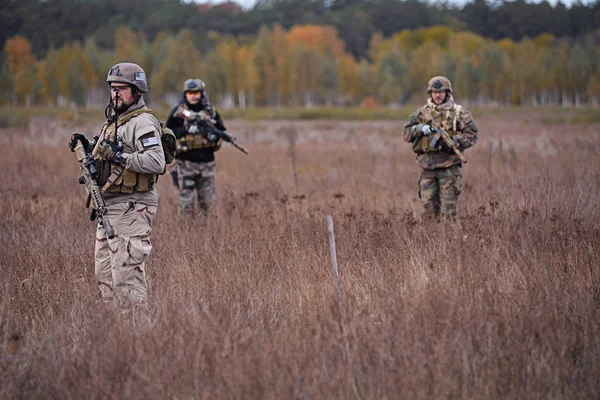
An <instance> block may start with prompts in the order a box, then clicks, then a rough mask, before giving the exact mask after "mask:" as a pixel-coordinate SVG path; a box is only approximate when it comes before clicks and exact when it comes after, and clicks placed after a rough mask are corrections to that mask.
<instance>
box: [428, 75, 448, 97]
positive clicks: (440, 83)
mask: <svg viewBox="0 0 600 400" xmlns="http://www.w3.org/2000/svg"><path fill="white" fill-rule="evenodd" d="M434 90H435V91H436V92H437V91H442V90H447V91H449V92H450V93H452V83H451V82H450V79H448V78H446V77H445V76H434V77H433V78H431V79H430V80H429V83H428V84H427V93H431V92H433V91H434Z"/></svg>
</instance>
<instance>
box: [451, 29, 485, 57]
mask: <svg viewBox="0 0 600 400" xmlns="http://www.w3.org/2000/svg"><path fill="white" fill-rule="evenodd" d="M483 46H485V39H484V38H482V37H481V36H479V35H477V34H475V33H471V32H458V33H455V34H454V35H452V37H451V38H450V41H449V43H448V47H449V49H450V50H451V51H453V52H455V53H457V54H463V55H472V54H474V53H475V52H476V51H477V50H479V49H480V48H482V47H483Z"/></svg>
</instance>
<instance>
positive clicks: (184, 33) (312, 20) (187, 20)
mask: <svg viewBox="0 0 600 400" xmlns="http://www.w3.org/2000/svg"><path fill="white" fill-rule="evenodd" d="M0 15H1V16H2V20H3V21H5V22H3V24H2V26H1V27H0V42H1V43H4V46H3V51H2V53H1V55H0V104H2V105H7V106H19V107H22V106H26V107H30V106H51V107H54V106H62V107H65V106H70V107H90V108H95V107H100V106H103V105H105V104H106V103H107V101H108V91H107V90H106V89H105V85H106V83H105V79H106V73H107V71H108V69H109V68H110V67H111V66H112V65H113V64H114V63H116V62H118V61H131V62H136V63H138V64H140V65H142V66H143V67H144V69H145V70H146V73H147V75H148V76H149V83H150V94H149V97H150V98H149V99H148V100H150V102H151V103H153V104H154V105H162V106H165V105H169V104H173V103H175V102H176V101H177V100H178V99H179V98H180V96H181V92H180V90H181V87H182V83H183V81H184V80H185V79H187V78H190V77H199V78H201V79H203V80H204V81H206V82H207V85H208V90H209V93H210V95H211V98H212V100H213V102H214V103H216V104H217V105H218V106H220V107H222V108H232V107H237V108H246V107H257V106H303V107H311V106H317V105H327V106H341V105H362V106H363V107H366V108H375V107H377V106H379V105H385V106H400V105H404V104H406V103H410V102H420V101H422V100H423V97H424V89H425V85H426V82H427V80H428V78H429V77H431V76H433V75H436V74H444V75H447V76H449V77H450V78H451V79H452V81H453V84H454V87H455V92H456V93H457V96H458V97H459V98H460V101H461V103H463V104H473V103H475V104H480V105H584V104H594V105H595V104H597V103H598V101H599V100H600V49H599V45H600V29H599V27H600V2H599V1H596V2H595V3H591V4H583V3H576V4H573V5H572V6H570V7H567V6H566V5H564V4H563V3H560V2H558V3H557V4H556V5H554V6H552V5H550V4H549V3H548V2H546V1H544V2H541V3H537V4H533V3H527V2H525V1H522V0H517V1H505V2H494V3H488V2H485V1H484V0H474V1H471V2H468V3H466V4H464V5H461V6H458V5H451V4H449V3H430V2H422V1H417V0H402V1H400V0H362V1H361V0H333V1H332V0H261V1H258V2H257V3H256V4H255V6H254V7H252V8H250V9H247V10H244V9H242V7H241V6H239V5H238V4H236V3H234V2H227V3H223V4H219V5H206V4H195V3H184V2H181V1H180V0H139V1H135V2H120V1H117V0H106V1H105V0H102V1H101V0H86V1H81V0H64V1H54V0H48V1H38V0H23V1H8V2H3V4H2V5H0Z"/></svg>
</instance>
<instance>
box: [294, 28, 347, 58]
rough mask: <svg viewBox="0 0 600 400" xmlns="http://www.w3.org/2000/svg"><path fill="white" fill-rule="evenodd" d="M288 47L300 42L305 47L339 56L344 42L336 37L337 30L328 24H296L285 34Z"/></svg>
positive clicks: (342, 51) (342, 50)
mask: <svg viewBox="0 0 600 400" xmlns="http://www.w3.org/2000/svg"><path fill="white" fill-rule="evenodd" d="M287 44H288V46H289V48H294V47H296V46H297V45H299V44H302V45H303V46H304V47H305V48H308V49H311V50H319V51H321V52H324V53H328V54H331V55H333V56H334V57H339V56H341V55H342V54H343V53H344V43H343V42H342V41H341V40H340V39H339V38H338V36H337V30H336V29H335V28H332V27H330V26H320V25H297V26H294V27H292V29H290V31H289V32H288V34H287Z"/></svg>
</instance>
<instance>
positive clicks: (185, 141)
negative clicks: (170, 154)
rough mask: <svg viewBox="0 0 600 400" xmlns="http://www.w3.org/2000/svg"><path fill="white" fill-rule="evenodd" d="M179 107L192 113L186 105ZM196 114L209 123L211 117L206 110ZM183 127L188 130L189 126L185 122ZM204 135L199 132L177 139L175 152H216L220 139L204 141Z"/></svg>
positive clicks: (219, 145)
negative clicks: (210, 150) (203, 150)
mask: <svg viewBox="0 0 600 400" xmlns="http://www.w3.org/2000/svg"><path fill="white" fill-rule="evenodd" d="M180 107H181V108H182V109H184V110H188V111H192V110H190V109H189V107H188V105H187V104H186V103H182V104H181V105H180ZM198 114H203V116H204V117H206V119H207V120H209V121H210V120H211V119H212V115H210V114H209V112H208V111H207V110H202V111H200V112H198ZM185 127H186V129H189V124H188V123H187V122H186V126H185ZM205 135H206V134H205V132H202V131H200V132H198V133H194V134H192V133H187V134H186V135H185V136H182V137H180V138H179V139H177V152H178V153H184V152H186V151H189V150H194V149H213V150H215V151H216V150H218V149H219V148H220V147H221V143H222V140H221V139H218V140H208V139H206V137H205Z"/></svg>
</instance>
